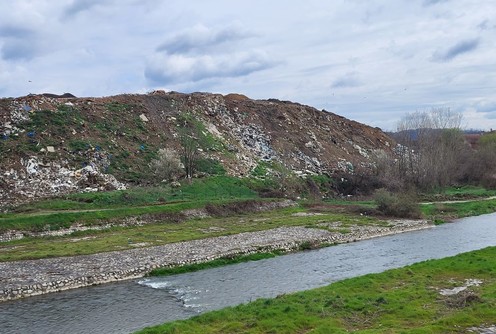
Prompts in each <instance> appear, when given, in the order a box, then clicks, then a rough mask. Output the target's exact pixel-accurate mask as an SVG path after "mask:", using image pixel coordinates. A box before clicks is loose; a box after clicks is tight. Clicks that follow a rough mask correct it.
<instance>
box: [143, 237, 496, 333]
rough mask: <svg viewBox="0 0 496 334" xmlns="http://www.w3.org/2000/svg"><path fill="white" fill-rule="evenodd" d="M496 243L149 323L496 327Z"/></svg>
mask: <svg viewBox="0 0 496 334" xmlns="http://www.w3.org/2000/svg"><path fill="white" fill-rule="evenodd" d="M495 268H496V247H489V248H485V249H482V250H477V251H471V252H469V253H463V254H459V255H456V256H453V257H448V258H443V259H438V260H428V261H423V262H420V263H416V264H413V265H410V266H406V267H403V268H399V269H392V270H388V271H385V272H382V273H378V274H368V275H364V276H360V277H356V278H350V279H346V280H342V281H339V282H335V283H332V284H330V285H327V286H325V287H322V288H317V289H313V290H307V291H301V292H295V293H291V294H284V295H280V296H278V297H276V298H273V299H258V300H256V301H254V302H250V303H246V304H240V305H237V306H233V307H227V308H224V309H221V310H217V311H212V312H208V313H204V314H200V315H198V316H196V317H193V318H190V319H187V320H182V321H174V322H170V323H166V324H163V325H160V326H155V327H150V328H146V329H144V330H141V331H139V333H140V334H159V333H160V334H165V333H188V334H193V333H198V334H200V333H201V334H206V333H254V334H257V333H260V334H261V333H310V332H311V333H349V332H354V333H477V334H491V333H495V332H496V322H495V319H496V280H495V272H496V269H495Z"/></svg>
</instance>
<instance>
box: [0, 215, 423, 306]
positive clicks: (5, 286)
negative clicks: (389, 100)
mask: <svg viewBox="0 0 496 334" xmlns="http://www.w3.org/2000/svg"><path fill="white" fill-rule="evenodd" d="M431 226H432V225H431V224H430V223H428V222H427V221H424V220H393V221H389V225H388V226H387V227H382V226H354V227H352V228H348V229H347V231H346V232H344V231H341V232H338V231H336V229H339V223H334V224H333V225H332V226H322V228H323V229H317V228H305V227H281V228H277V229H272V230H267V231H258V232H249V233H240V234H235V235H229V236H221V237H215V238H208V239H201V240H193V241H187V242H180V243H174V244H168V245H163V246H156V247H149V248H139V249H130V250H125V251H117V252H108V253H100V254H93V255H83V256H74V257H62V258H52V259H41V260H30V261H15V262H4V263H0V301H7V300H12V299H18V298H23V297H28V296H34V295H40V294H44V293H50V292H57V291H62V290H67V289H74V288H79V287H84V286H89V285H96V284H103V283H108V282H113V281H118V280H125V279H132V278H138V277H142V276H144V275H146V274H147V273H148V272H150V270H151V269H153V268H157V267H166V266H169V267H171V266H178V265H182V264H187V263H199V262H206V261H210V260H213V259H216V258H219V257H224V256H233V255H240V254H249V253H255V252H264V251H271V250H283V251H287V252H289V251H294V250H298V249H300V247H301V245H305V244H307V245H308V244H310V245H320V244H326V243H328V244H334V243H346V242H354V241H359V240H364V239H369V238H374V237H380V236H385V235H390V234H395V233H402V232H407V231H413V230H419V229H423V228H428V227H431Z"/></svg>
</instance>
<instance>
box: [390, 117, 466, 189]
mask: <svg viewBox="0 0 496 334" xmlns="http://www.w3.org/2000/svg"><path fill="white" fill-rule="evenodd" d="M461 121H462V115H461V113H458V112H453V111H451V109H449V108H433V109H431V110H430V111H417V112H415V113H412V114H407V115H406V116H405V117H404V118H403V119H402V120H401V121H400V122H399V123H398V136H397V138H396V139H397V141H398V142H399V143H400V146H398V147H397V149H396V153H397V155H396V164H395V166H396V168H397V171H396V172H397V175H398V177H399V178H400V179H401V180H402V182H403V183H404V184H405V185H409V184H410V185H414V186H416V187H419V188H422V189H428V188H435V187H443V186H446V185H448V184H450V183H452V182H453V181H454V179H455V178H456V176H457V175H458V171H457V167H458V166H459V165H460V157H461V154H460V152H461V151H463V150H466V149H468V146H467V145H466V144H465V143H464V137H463V133H462V131H461V129H460V126H461Z"/></svg>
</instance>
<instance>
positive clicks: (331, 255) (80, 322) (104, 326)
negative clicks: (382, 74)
mask: <svg viewBox="0 0 496 334" xmlns="http://www.w3.org/2000/svg"><path fill="white" fill-rule="evenodd" d="M494 245H496V214H490V215H484V216H479V217H470V218H465V219H460V220H457V221H455V222H454V223H449V224H444V225H441V226H436V227H433V228H431V229H424V230H419V231H414V232H407V233H402V234H395V235H390V236H385V237H380V238H375V239H369V240H364V241H360V242H356V243H349V244H341V245H337V246H332V247H327V248H323V249H319V250H313V251H306V252H301V253H294V254H289V255H285V256H280V257H276V258H272V259H267V260H262V261H257V262H248V263H242V264H237V265H230V266H226V267H222V268H214V269H209V270H204V271H200V272H195V273H187V274H182V275H175V276H169V277H164V278H153V279H152V278H150V279H146V278H141V279H136V280H130V281H126V282H119V283H111V284H106V285H101V286H96V287H87V288H82V289H76V290H69V291H64V292H61V293H54V294H49V295H42V296H35V297H31V298H27V299H22V300H16V301H8V302H5V303H2V304H0V323H1V324H2V333H68V332H70V333H130V332H133V331H135V330H138V329H140V328H143V327H146V326H151V325H155V324H159V323H162V322H166V321H172V320H176V319H184V318H188V317H191V316H193V315H195V314H198V313H201V312H205V311H209V310H213V309H219V308H222V307H225V306H229V305H236V304H240V303H245V302H249V301H250V300H254V299H257V298H261V297H275V296H277V295H279V294H284V293H291V292H294V291H299V290H306V289H311V288H315V287H320V286H324V285H328V284H330V283H332V282H335V281H337V280H341V279H345V278H349V277H355V276H359V275H363V274H367V273H375V272H382V271H384V270H387V269H391V268H397V267H402V266H405V265H408V264H412V263H415V262H419V261H423V260H427V259H434V258H443V257H447V256H452V255H456V254H459V253H463V252H467V251H471V250H476V249H481V248H484V247H487V246H494Z"/></svg>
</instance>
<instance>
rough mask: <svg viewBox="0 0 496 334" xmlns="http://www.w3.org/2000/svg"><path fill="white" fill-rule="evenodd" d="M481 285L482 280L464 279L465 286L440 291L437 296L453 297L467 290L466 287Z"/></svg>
mask: <svg viewBox="0 0 496 334" xmlns="http://www.w3.org/2000/svg"><path fill="white" fill-rule="evenodd" d="M481 284H482V280H479V279H473V278H472V279H466V280H465V284H464V285H462V286H457V287H454V288H452V289H441V290H439V294H440V295H442V296H454V295H457V294H459V293H460V292H462V291H465V290H467V288H468V287H471V286H479V285H481Z"/></svg>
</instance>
